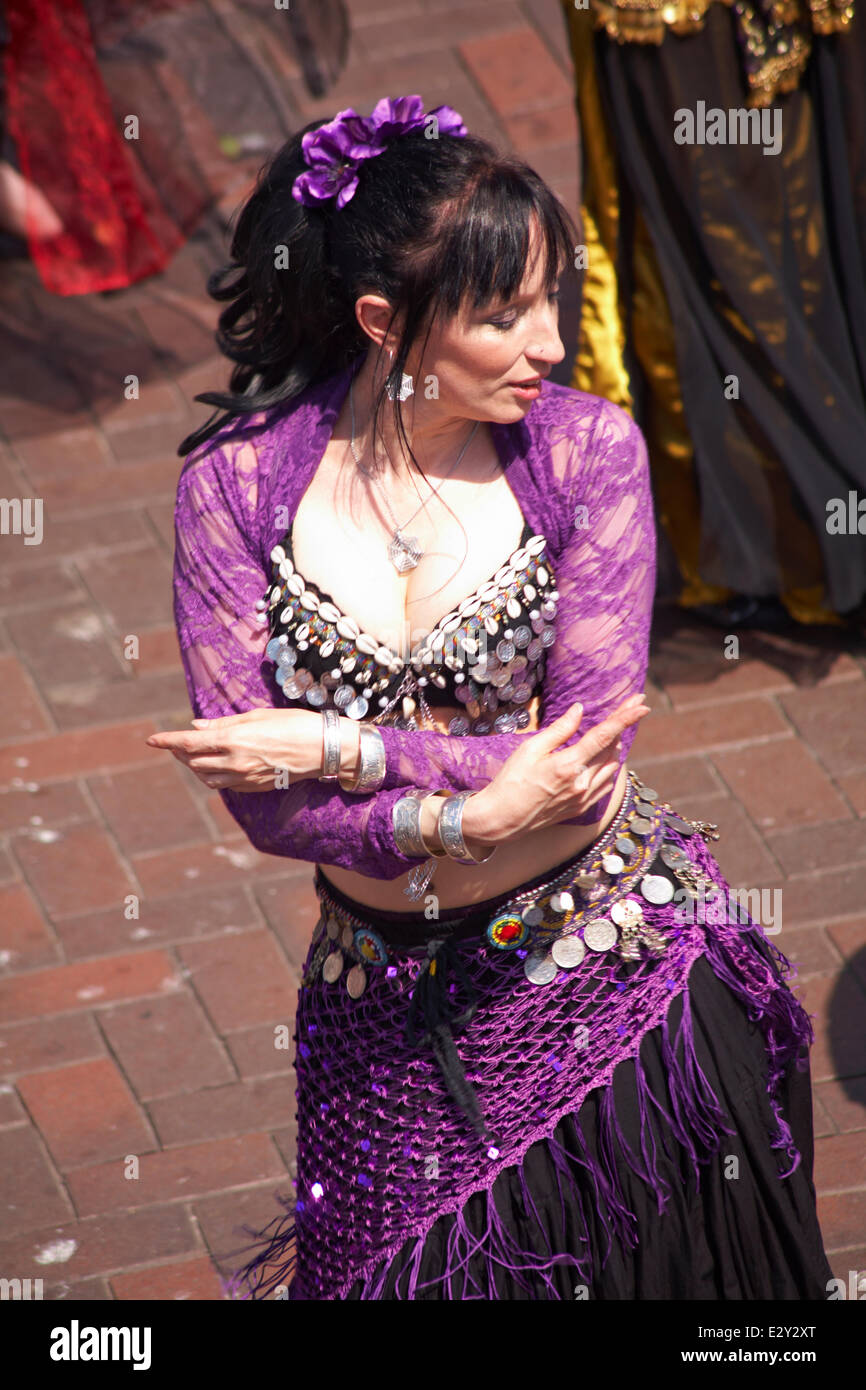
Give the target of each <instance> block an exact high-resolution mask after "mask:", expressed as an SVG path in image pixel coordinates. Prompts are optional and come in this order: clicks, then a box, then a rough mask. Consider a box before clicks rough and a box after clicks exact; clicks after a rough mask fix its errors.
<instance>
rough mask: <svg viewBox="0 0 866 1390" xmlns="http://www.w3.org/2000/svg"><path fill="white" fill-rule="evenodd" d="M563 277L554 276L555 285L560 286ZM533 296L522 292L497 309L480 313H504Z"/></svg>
mask: <svg viewBox="0 0 866 1390" xmlns="http://www.w3.org/2000/svg"><path fill="white" fill-rule="evenodd" d="M561 279H562V276H561V275H556V276H554V279H553V283H554V285H556V286H557V287H558V285H559V282H560V280H561ZM533 298H534V296H533V295H531V294H520V295H516V296H515V297H514V299H509V300H508V302H507V304H500V305H499V307H498V308H496V309H487V310H486V311H485V310H479V312H480V313H484V312H486V313H488V314H503V313H505V310H506V309H513V308H514V306H515V305H517V304H525V303H527V302H528V301H529V300H531V299H533Z"/></svg>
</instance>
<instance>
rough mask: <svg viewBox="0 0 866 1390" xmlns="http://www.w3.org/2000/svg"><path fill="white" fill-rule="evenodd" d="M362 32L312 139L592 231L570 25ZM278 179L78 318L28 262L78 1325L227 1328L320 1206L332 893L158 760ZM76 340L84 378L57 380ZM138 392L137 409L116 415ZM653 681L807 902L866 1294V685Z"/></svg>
mask: <svg viewBox="0 0 866 1390" xmlns="http://www.w3.org/2000/svg"><path fill="white" fill-rule="evenodd" d="M351 10H352V22H353V36H352V44H351V53H350V62H349V64H348V67H347V69H346V71H345V73H344V74H343V76H342V77H341V78H340V80H339V82H338V84H337V86H336V87H335V89H333V90H332V91H331V92H330V93H329V94H328V95H327V96H326V97H325V98H323V99H321V100H314V99H311V98H310V97H309V95H308V94H307V92H306V90H305V88H304V86H303V83H302V81H301V79H300V76H299V74H298V73H297V72H296V71H295V72H292V71H289V72H286V73H284V74H283V80H284V82H285V84H286V88H285V89H286V92H287V102H288V105H289V108H290V109H291V110H292V111H295V112H296V114H297V120H298V124H301V123H305V122H306V121H308V120H311V119H313V118H315V117H318V116H320V115H327V114H331V113H333V112H334V111H336V110H338V109H340V108H341V107H343V106H346V105H355V106H356V107H357V108H358V109H360V110H362V111H364V110H369V109H370V107H371V105H372V103H373V102H374V101H375V100H376V99H378V98H379V97H380V96H381V95H382V94H383V93H387V94H390V95H397V94H399V93H403V92H412V91H419V92H421V93H422V95H423V96H424V97H425V101H426V102H427V104H428V105H434V104H438V103H440V102H448V103H450V104H451V105H453V106H455V107H456V108H457V109H458V110H460V111H461V112H462V113H463V115H464V117H465V119H466V120H467V122H468V124H469V125H470V127H471V128H473V129H474V130H476V131H478V132H479V133H481V134H484V135H486V136H488V137H489V138H491V139H493V140H494V141H495V142H497V143H498V144H500V145H502V144H505V145H509V144H510V145H512V146H513V147H514V148H516V149H517V150H519V151H520V152H521V153H523V154H525V155H526V156H527V157H528V158H529V159H530V161H531V162H532V163H533V164H534V165H535V167H536V168H538V169H539V171H540V172H541V173H542V174H543V175H544V176H545V177H547V178H548V179H549V180H550V181H551V182H552V183H553V185H554V186H555V187H556V189H557V191H558V192H559V194H560V196H561V197H562V198H563V199H564V201H565V202H566V203H567V204H568V205H569V206H571V207H572V209H574V208H575V205H576V200H577V188H578V167H577V165H578V154H577V148H576V127H575V120H574V115H573V109H572V85H571V82H572V79H571V61H570V57H569V54H568V51H567V47H566V42H565V31H564V26H563V21H562V16H561V13H560V9H559V4H558V0H544V2H543V3H541V2H540V0H527V3H516V2H515V0H512V2H511V3H505V2H503V0H471V2H470V0H467V3H463V4H460V3H457V0H399V2H398V0H353V3H352V5H351ZM252 172H254V170H253V168H252V166H249V167H245V168H243V169H241V170H240V171H238V170H234V171H233V173H234V174H235V175H237V177H236V179H235V181H234V182H233V183H231V186H229V187H228V191H227V192H223V193H222V195H221V201H220V202H219V204H218V206H217V208H216V209H215V211H214V213H213V214H212V216H211V217H210V218H209V219H208V222H207V224H206V225H205V226H204V227H203V229H202V230H201V231H200V232H198V233H197V234H196V235H195V236H194V237H193V238H192V239H191V240H190V241H189V242H188V243H187V245H186V246H185V247H184V248H183V250H182V251H181V252H180V253H179V254H178V255H177V256H176V257H175V258H174V260H173V261H172V262H171V264H170V266H169V267H168V268H167V270H166V272H165V273H164V274H163V275H160V276H157V277H154V278H152V279H151V280H148V281H146V282H144V283H142V284H140V285H137V286H134V287H132V288H130V289H129V290H122V291H119V292H116V293H112V294H107V295H99V296H92V297H88V298H87V299H80V298H77V299H70V300H67V301H64V300H62V299H60V298H59V297H55V296H51V295H48V294H46V293H45V292H43V291H42V289H41V287H40V285H39V282H38V279H37V277H36V275H35V272H34V271H33V268H32V266H30V264H29V263H28V262H25V261H22V260H5V261H2V262H0V305H2V310H3V313H2V319H0V335H2V346H3V348H4V349H5V348H10V349H12V350H10V351H9V352H7V353H6V358H7V367H6V369H5V371H4V380H3V389H2V395H0V494H2V495H3V496H5V497H32V496H40V497H42V498H43V500H44V509H45V518H46V530H45V540H44V543H43V544H42V545H41V546H26V545H24V544H23V540H22V538H21V537H14V536H6V537H3V540H2V547H0V727H2V739H0V788H2V794H0V918H2V922H3V952H2V956H0V1073H2V1074H3V1077H4V1081H3V1083H2V1085H0V1185H2V1188H3V1197H2V1208H3V1217H2V1238H0V1274H2V1275H4V1276H6V1277H20V1278H26V1277H32V1278H40V1277H41V1278H42V1279H43V1281H44V1287H45V1297H46V1298H61V1297H67V1298H77V1299H81V1298H83V1299H96V1300H110V1299H119V1300H126V1299H139V1298H144V1299H196V1300H214V1299H218V1298H219V1297H220V1296H221V1295H220V1286H219V1283H218V1274H217V1272H218V1270H221V1269H223V1270H225V1269H228V1268H229V1267H230V1266H231V1263H232V1261H231V1259H230V1258H229V1257H228V1252H230V1251H233V1250H237V1249H238V1247H239V1246H241V1245H243V1244H244V1243H245V1237H244V1235H243V1233H242V1232H241V1230H240V1227H241V1223H244V1222H247V1223H252V1224H264V1223H265V1222H267V1221H269V1220H270V1219H271V1218H272V1217H273V1216H274V1214H275V1211H276V1207H275V1204H274V1194H275V1193H276V1192H277V1191H281V1192H289V1191H290V1190H291V1177H292V1172H293V1166H292V1165H293V1143H294V1122H293V1108H294V1095H293V1092H294V1079H293V1073H292V1060H291V1052H290V1050H288V1048H287V1047H286V1046H284V1045H283V1046H281V1045H280V1044H281V1043H282V1044H284V1043H285V1041H286V1035H287V1034H288V1035H290V1033H291V1021H292V1014H293V1008H294V1003H295V998H296V992H297V988H298V971H299V966H300V964H301V961H302V959H303V956H304V953H305V949H306V942H307V940H308V938H309V934H310V931H311V929H312V926H313V923H314V920H315V915H316V911H315V897H314V893H313V890H312V879H311V866H310V865H308V864H304V863H299V862H294V861H286V860H280V859H278V858H273V857H268V856H264V855H261V854H259V853H258V852H257V851H255V850H254V849H252V847H251V846H250V845H249V843H248V842H247V841H246V839H245V838H244V837H243V835H242V834H241V833H240V832H239V830H238V828H237V826H236V825H235V823H234V822H233V821H232V820H231V818H230V817H229V816H228V814H227V813H226V811H225V810H224V808H223V806H222V803H221V801H220V799H219V797H218V795H217V793H216V792H209V791H207V790H206V789H205V788H204V787H203V786H202V785H201V784H200V783H199V782H198V781H197V780H196V779H195V778H194V777H193V776H192V775H191V774H190V773H188V772H187V771H186V770H185V769H183V768H181V767H180V765H179V764H177V763H176V762H174V761H172V760H168V759H166V758H165V755H164V754H161V753H159V754H156V755H155V754H154V752H153V750H150V749H148V748H146V746H145V744H144V739H145V737H146V736H147V734H149V733H151V732H152V731H154V730H155V729H160V728H168V727H181V726H184V725H186V723H187V721H188V719H189V708H188V703H187V697H186V689H185V685H184V681H183V677H182V673H181V669H180V665H179V661H178V655H177V646H176V638H175V633H174V627H173V622H172V609H171V582H170V575H171V557H172V545H173V535H172V506H173V498H174V489H175V484H176V480H177V475H178V469H179V466H180V461H179V459H178V458H177V456H176V453H175V450H176V447H177V443H178V442H179V440H180V439H181V438H182V437H183V435H184V434H186V433H187V432H188V431H189V430H190V429H192V428H193V427H194V426H195V425H196V424H198V423H200V422H201V421H202V420H204V419H206V418H207V416H208V415H209V414H210V410H209V408H208V407H204V406H202V405H200V404H198V405H197V404H195V403H194V402H193V400H192V397H193V396H194V395H195V393H196V392H197V391H201V390H205V389H207V388H210V389H213V388H214V387H215V386H217V385H219V384H220V383H221V382H222V381H223V380H224V377H225V373H224V370H223V365H224V364H223V361H222V359H220V358H219V357H218V355H217V354H216V353H215V351H214V345H213V337H212V330H213V325H214V321H215V316H216V307H215V306H214V305H213V304H212V303H211V302H210V301H209V300H208V299H207V296H206V293H205V290H204V280H205V276H206V272H207V270H208V269H209V268H210V267H211V266H212V265H213V264H214V263H216V261H217V260H219V258H220V248H219V242H220V237H221V235H223V232H224V228H225V225H226V219H227V218H228V216H229V214H230V213H231V211H232V209H233V208H234V207H235V206H236V204H237V202H238V201H239V199H240V197H241V196H242V193H243V189H244V188H245V187H246V186H247V185H248V182H249V178H250V176H251V173H252ZM220 177H221V178H222V179H223V180H225V169H223V170H222V171H221V175H220ZM10 325H16V326H14V327H11V326H10ZM568 327H569V326H568V324H567V323H566V322H564V323H563V330H564V333H563V336H564V338H565V339H566V343H567V345H568V346H570V348H571V350H572V352H573V347H574V344H573V340H572V341H571V342H569V339H568ZM49 342H50V343H53V344H58V343H59V344H61V345H62V344H63V343H74V344H75V345H76V346H75V351H74V352H72V351H70V352H64V353H63V354H62V355H61V354H58V358H57V365H56V366H52V365H51V364H50V361H49V365H47V366H46V354H45V351H44V347H45V346H46V345H47V344H48V343H49ZM118 363H120V364H121V365H122V371H121V372H120V373H118ZM569 363H570V358H569V361H567V362H566V363H565V364H563V367H562V368H561V369H560V373H559V375H560V379H563V380H567V379H568V367H569ZM130 371H136V372H138V373H139V375H140V377H141V381H142V392H141V398H140V400H139V401H137V402H135V403H131V402H128V401H124V400H123V399H122V393H120V392H118V390H117V388H116V387H115V385H114V383H115V382H116V379H117V376H118V375H120V376H121V377H122V376H123V375H125V374H126V373H127V372H130ZM563 373H564V375H563ZM109 377H110V386H107V385H106V381H107V379H108V378H109ZM129 634H135V635H138V636H139V638H140V655H139V658H138V660H127V659H125V657H124V640H125V638H126V637H127V636H128V635H129ZM650 676H651V679H650V681H649V682H648V685H647V690H648V694H649V696H650V700H651V704H652V706H653V711H654V712H653V714H652V715H651V716H650V717H649V718H648V719H647V720H646V721H645V722H644V724H643V725H642V728H641V731H640V735H639V737H638V740H637V743H636V747H635V753H634V756H633V759H632V763H633V766H634V767H635V769H636V770H637V771H638V772H639V773H640V774H641V775H642V776H644V777H645V778H646V779H647V780H648V781H652V782H653V783H654V784H655V785H657V786H658V787H659V788H660V789H662V791H663V795H665V796H666V797H667V798H668V799H669V800H671V801H673V802H675V803H676V804H677V805H678V806H679V807H680V808H681V809H682V810H683V811H684V812H685V813H686V814H692V815H697V816H700V817H703V818H706V819H710V820H714V821H716V822H718V824H719V828H720V831H721V839H720V841H719V842H718V844H717V845H716V846H715V850H716V853H717V857H718V859H719V862H720V864H721V866H722V869H723V871H724V872H725V873H726V875H727V876H728V877H729V879H730V880H731V882H732V884H733V885H734V886H743V887H747V886H753V885H757V886H760V887H761V888H766V889H770V890H772V889H774V888H780V889H782V890H783V904H784V915H783V930H782V932H781V934H780V935H779V936H778V937H776V938H775V939H776V941H777V944H779V945H780V946H781V947H782V949H783V950H784V951H785V952H786V953H787V954H789V955H790V956H791V957H792V958H793V959H795V960H796V961H797V962H798V963H799V967H800V975H799V983H798V985H797V988H798V991H799V993H800V995H801V997H802V998H803V1000H804V1002H805V1004H806V1006H807V1007H808V1008H809V1010H810V1011H811V1012H812V1013H813V1014H814V1016H815V1027H816V1035H817V1041H816V1045H815V1048H814V1051H813V1053H812V1068H813V1078H814V1095H815V1122H816V1136H817V1140H816V1148H817V1159H816V1181H817V1185H818V1189H819V1194H820V1215H821V1220H822V1225H823V1230H824V1235H825V1240H826V1245H827V1248H828V1251H829V1252H830V1255H831V1263H832V1264H833V1266H834V1270H835V1272H836V1273H837V1274H839V1275H841V1276H842V1277H843V1278H845V1279H846V1280H847V1271H848V1270H850V1269H863V1268H864V1267H866V1144H864V1130H866V1030H864V1027H863V1018H864V1012H866V906H864V892H863V885H864V873H866V823H864V817H866V738H864V734H863V729H864V726H866V679H864V677H866V660H864V656H863V653H862V652H859V651H852V650H851V649H850V646H849V650H848V651H846V650H845V639H844V638H840V637H838V636H837V635H836V634H835V633H832V632H831V633H830V634H829V636H828V635H827V633H826V631H825V632H824V633H823V634H812V635H810V634H808V633H805V632H802V633H801V634H799V635H797V636H796V637H791V636H785V637H782V636H776V637H772V636H766V635H764V636H761V635H758V634H748V633H746V634H743V635H742V638H741V652H740V657H739V659H738V660H736V661H731V660H728V659H726V658H725V656H724V655H723V642H722V638H721V636H720V635H716V634H715V633H713V632H712V631H711V630H709V629H706V628H702V627H700V626H698V625H696V624H693V623H691V622H690V621H689V620H687V619H686V618H685V617H683V615H681V614H679V613H678V612H677V611H676V610H674V609H672V608H671V607H670V606H665V605H664V604H661V605H660V606H659V609H658V611H657V618H656V624H655V629H654V640H653V650H652V660H651V668H650ZM136 902H137V903H138V908H137V911H136V908H135V904H136ZM135 1156H137V1158H138V1162H139V1167H138V1175H137V1176H132V1177H131V1176H129V1173H130V1162H131V1158H132V1157H135Z"/></svg>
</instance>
